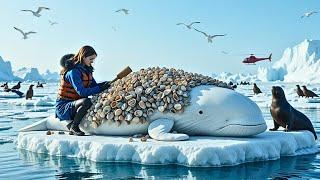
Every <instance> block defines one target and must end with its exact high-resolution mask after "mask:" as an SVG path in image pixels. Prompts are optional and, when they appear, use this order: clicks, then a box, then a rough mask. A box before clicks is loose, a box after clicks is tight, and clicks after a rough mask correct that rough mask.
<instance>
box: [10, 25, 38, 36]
mask: <svg viewBox="0 0 320 180" xmlns="http://www.w3.org/2000/svg"><path fill="white" fill-rule="evenodd" d="M13 28H14V29H15V30H17V31H19V32H20V33H21V34H22V35H23V39H27V38H28V35H29V34H33V33H37V32H34V31H29V32H26V33H25V32H23V31H22V30H21V29H19V28H16V27H13Z"/></svg>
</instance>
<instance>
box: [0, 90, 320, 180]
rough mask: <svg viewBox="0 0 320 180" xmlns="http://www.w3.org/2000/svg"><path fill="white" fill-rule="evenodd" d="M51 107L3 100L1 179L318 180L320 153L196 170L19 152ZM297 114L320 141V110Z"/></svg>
mask: <svg viewBox="0 0 320 180" xmlns="http://www.w3.org/2000/svg"><path fill="white" fill-rule="evenodd" d="M50 86H52V87H54V86H55V84H52V85H50V84H47V88H46V87H45V89H44V90H35V93H38V94H42V95H47V96H49V97H50V98H51V99H52V100H54V97H55V89H54V88H53V89H52V88H50ZM249 89H250V88H249ZM40 97H41V96H40ZM53 108H54V107H53V106H27V105H23V104H19V102H18V100H15V98H12V97H11V98H7V97H1V98H0V139H8V141H0V179H320V154H314V155H303V156H296V157H282V158H281V159H279V160H272V161H263V162H253V163H245V164H241V165H237V166H229V167H214V168H195V167H185V166H179V165H154V166H148V165H140V164H133V163H110V162H108V163H96V162H92V161H89V160H85V159H77V158H69V157H57V156H50V155H47V154H37V153H33V152H28V151H26V150H22V149H17V148H16V143H15V141H16V139H17V135H18V130H19V129H20V128H22V127H24V126H26V125H28V124H31V123H33V122H36V121H38V120H40V119H43V118H44V117H46V116H49V115H51V114H52V113H53V112H54V111H53V110H54V109H53ZM297 109H298V110H299V111H301V112H303V113H304V114H306V115H307V116H308V117H309V118H310V119H311V121H312V123H313V125H314V127H315V129H316V132H317V134H318V137H320V133H319V132H320V120H319V117H320V109H317V108H303V109H301V108H297ZM261 110H262V112H263V116H264V118H265V119H271V116H270V112H269V108H261ZM1 127H2V128H3V127H7V128H4V129H1ZM10 127H11V128H10ZM10 140H11V141H10ZM318 146H319V142H318Z"/></svg>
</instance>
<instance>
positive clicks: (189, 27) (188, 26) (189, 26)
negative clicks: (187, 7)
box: [177, 22, 200, 29]
mask: <svg viewBox="0 0 320 180" xmlns="http://www.w3.org/2000/svg"><path fill="white" fill-rule="evenodd" d="M195 23H200V22H192V23H190V24H189V25H187V24H185V23H178V24H177V25H178V26H179V25H184V26H186V27H187V28H188V29H191V28H192V27H191V26H192V25H193V24H195Z"/></svg>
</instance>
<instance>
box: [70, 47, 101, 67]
mask: <svg viewBox="0 0 320 180" xmlns="http://www.w3.org/2000/svg"><path fill="white" fill-rule="evenodd" d="M92 55H96V56H97V52H96V51H95V50H94V49H93V47H91V46H83V47H82V48H80V49H79V51H78V53H77V54H76V55H75V56H73V58H72V60H73V64H80V63H83V59H84V58H86V57H88V56H92Z"/></svg>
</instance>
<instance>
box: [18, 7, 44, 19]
mask: <svg viewBox="0 0 320 180" xmlns="http://www.w3.org/2000/svg"><path fill="white" fill-rule="evenodd" d="M43 9H45V10H50V8H47V7H38V10H37V11H36V12H35V11H32V10H29V9H24V10H21V11H30V12H32V14H33V15H34V16H36V17H40V16H41V14H40V12H41V11H42V10H43Z"/></svg>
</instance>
